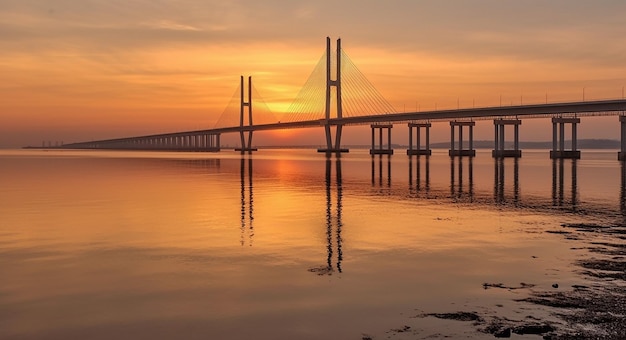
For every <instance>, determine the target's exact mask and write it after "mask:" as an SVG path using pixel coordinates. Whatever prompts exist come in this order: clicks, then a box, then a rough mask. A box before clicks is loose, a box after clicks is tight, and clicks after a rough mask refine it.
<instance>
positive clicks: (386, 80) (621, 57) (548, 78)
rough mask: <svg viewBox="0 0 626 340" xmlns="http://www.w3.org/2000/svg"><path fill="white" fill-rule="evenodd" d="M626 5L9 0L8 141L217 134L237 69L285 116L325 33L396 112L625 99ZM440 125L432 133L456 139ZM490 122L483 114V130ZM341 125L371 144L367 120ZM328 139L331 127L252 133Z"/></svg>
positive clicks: (542, 128)
mask: <svg viewBox="0 0 626 340" xmlns="http://www.w3.org/2000/svg"><path fill="white" fill-rule="evenodd" d="M624 13H626V2H624V1H621V0H619V1H618V0H614V1H609V0H605V1H603V0H600V1H579V0H550V1H539V0H526V1H504V0H477V1H467V0H449V1H419V0H390V1H373V0H362V1H338V0H333V1H330V0H319V1H314V2H313V1H288V0H265V1H252V0H241V1H236V0H235V1H223V0H220V1H217V0H177V1H174V0H0V50H1V51H2V53H0V75H1V76H2V82H0V147H5V148H6V147H20V146H24V145H41V143H42V141H52V142H61V141H63V142H66V143H68V142H79V141H87V140H97V139H106V138H117V137H125V136H135V135H143V134H154V133H166V132H175V131H185V130H195V129H206V128H211V127H213V126H214V125H215V123H216V122H217V120H218V119H219V117H220V116H221V115H222V113H223V112H224V111H225V109H226V107H227V106H228V103H229V102H230V100H231V99H232V96H233V93H234V92H235V90H236V89H237V87H238V85H239V77H240V76H241V75H244V76H252V77H253V82H254V86H255V88H256V89H257V91H258V92H259V94H260V95H261V96H262V97H263V100H264V101H265V103H266V104H267V106H268V107H269V108H270V109H271V110H272V111H273V112H275V114H276V115H278V116H279V115H280V112H283V111H285V110H286V109H287V108H288V107H289V104H290V103H291V102H292V101H293V99H294V98H295V97H296V95H297V94H298V91H299V89H300V88H301V87H302V85H303V84H304V83H305V82H306V80H307V78H308V77H309V75H310V74H311V72H312V71H313V68H314V67H315V65H316V63H317V62H318V60H319V59H320V56H321V55H322V54H323V52H324V49H325V39H326V37H327V36H330V37H331V38H333V39H336V38H341V39H342V45H343V48H344V51H345V52H346V53H348V54H349V56H350V58H351V60H352V61H353V62H354V64H355V65H356V66H357V67H358V68H359V70H360V71H361V72H362V73H363V74H364V75H365V76H366V77H367V78H368V80H369V81H370V82H371V83H372V84H373V85H374V86H375V87H376V89H377V90H378V91H379V92H380V93H381V94H382V95H383V96H384V97H385V98H386V99H387V101H388V102H389V103H390V104H391V105H393V106H394V107H395V109H396V110H397V111H399V112H400V111H415V109H416V108H418V109H419V110H432V109H435V108H439V109H441V108H456V107H457V105H458V106H459V107H471V106H497V105H500V100H502V104H503V105H507V104H508V105H511V104H513V105H514V104H519V103H520V102H522V103H533V102H535V103H541V102H545V101H546V100H548V101H549V102H558V101H573V100H581V99H583V96H584V97H585V99H586V100H594V99H608V98H621V97H622V96H623V89H624V86H626V25H624V24H623V21H624ZM500 98H502V99H500ZM616 122H617V118H615V117H592V118H584V119H583V122H582V124H581V126H580V127H579V130H578V131H579V134H578V135H579V138H614V139H618V138H619V131H618V130H619V129H618V125H617V124H616ZM435 125H436V126H435V127H434V128H433V130H434V131H433V134H432V139H433V141H445V140H448V139H449V127H448V126H447V125H446V124H444V123H437V124H435ZM492 129H493V125H492V123H490V122H479V124H477V128H476V134H475V138H476V139H491V138H492V135H493V131H492ZM405 130H407V129H406V127H405V128H404V129H402V128H401V126H400V125H397V126H396V128H395V129H394V142H398V143H402V142H406V138H407V137H406V135H408V132H406V131H405ZM344 131H345V132H344V133H345V137H344V143H348V144H358V143H362V144H368V143H369V138H370V137H369V136H370V135H369V132H368V131H365V130H364V128H363V127H361V128H358V127H348V128H346V129H345V130H344ZM520 134H521V138H522V139H523V140H550V138H551V124H550V123H549V121H548V120H545V119H534V120H528V121H527V120H525V121H524V123H523V125H522V128H521V131H520ZM236 137H237V136H234V135H233V136H230V137H229V136H225V137H223V140H224V141H226V143H230V141H231V140H232V142H233V143H234V142H235V141H236ZM507 139H509V138H508V137H507ZM323 141H324V137H323V131H322V129H315V130H307V131H300V132H298V131H297V130H294V131H289V132H265V133H260V134H259V136H255V144H261V145H263V144H265V145H267V144H281V143H283V144H322V143H323Z"/></svg>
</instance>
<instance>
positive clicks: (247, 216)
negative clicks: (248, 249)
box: [240, 157, 254, 246]
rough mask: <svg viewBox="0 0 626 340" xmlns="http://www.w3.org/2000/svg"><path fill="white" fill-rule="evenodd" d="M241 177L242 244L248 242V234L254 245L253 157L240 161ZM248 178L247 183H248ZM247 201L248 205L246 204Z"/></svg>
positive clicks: (250, 241)
mask: <svg viewBox="0 0 626 340" xmlns="http://www.w3.org/2000/svg"><path fill="white" fill-rule="evenodd" d="M246 163H247V165H248V167H247V170H248V171H247V176H246ZM240 169H241V170H240V178H241V245H242V246H243V245H244V244H245V243H246V234H247V238H248V244H249V245H250V246H252V240H253V238H254V194H253V186H252V157H249V158H247V159H246V158H244V157H242V158H241V163H240ZM246 178H247V183H246ZM246 203H247V206H246Z"/></svg>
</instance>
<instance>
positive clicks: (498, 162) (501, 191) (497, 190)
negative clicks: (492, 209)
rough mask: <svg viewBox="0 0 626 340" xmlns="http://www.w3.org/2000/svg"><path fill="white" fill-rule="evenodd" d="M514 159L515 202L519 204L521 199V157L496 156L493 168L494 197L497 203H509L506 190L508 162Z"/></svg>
mask: <svg viewBox="0 0 626 340" xmlns="http://www.w3.org/2000/svg"><path fill="white" fill-rule="evenodd" d="M509 160H511V161H513V204H514V205H515V206H517V205H518V203H519V201H520V187H519V158H517V157H516V158H512V159H511V158H509V159H506V158H502V157H500V158H494V163H493V164H494V169H493V197H494V201H495V203H496V204H500V205H501V204H505V203H507V201H508V199H507V195H506V191H505V186H506V184H505V183H506V180H505V177H506V176H505V175H506V165H505V164H506V162H507V161H509Z"/></svg>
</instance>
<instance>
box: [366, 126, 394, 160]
mask: <svg viewBox="0 0 626 340" xmlns="http://www.w3.org/2000/svg"><path fill="white" fill-rule="evenodd" d="M370 126H371V128H372V148H371V149H370V155H393V149H391V128H393V125H392V124H385V125H381V124H372V125H370ZM376 130H378V137H379V138H378V148H377V147H376ZM383 130H387V148H386V149H383Z"/></svg>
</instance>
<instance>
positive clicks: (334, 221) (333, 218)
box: [309, 158, 343, 275]
mask: <svg viewBox="0 0 626 340" xmlns="http://www.w3.org/2000/svg"><path fill="white" fill-rule="evenodd" d="M332 163H333V161H332V160H331V159H330V158H327V159H326V180H325V184H326V242H327V243H326V250H327V255H328V256H327V257H326V264H324V265H322V266H319V267H314V268H310V269H309V271H310V272H312V273H316V274H318V275H332V274H333V273H334V272H335V269H336V270H337V272H339V273H341V272H342V267H341V262H342V261H343V250H342V238H341V229H342V227H343V221H342V210H343V182H342V177H341V159H339V158H336V159H335V161H334V163H335V186H334V189H335V191H334V192H333V185H332V183H333V178H332ZM333 194H335V195H334V196H335V201H336V205H335V209H334V211H333ZM335 243H336V246H337V248H336V250H337V259H336V261H337V262H336V263H335V264H334V265H333V255H334V251H335V248H334V246H335Z"/></svg>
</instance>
